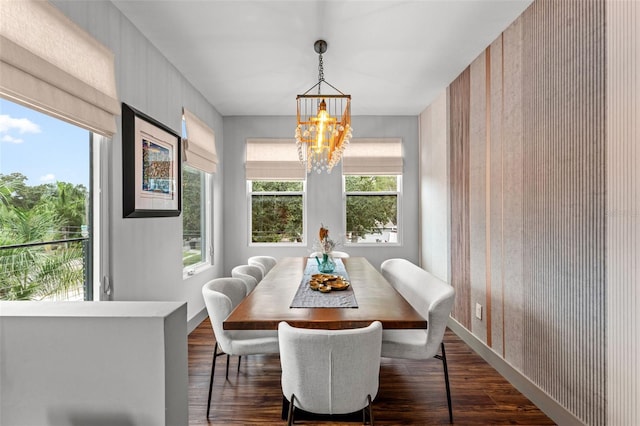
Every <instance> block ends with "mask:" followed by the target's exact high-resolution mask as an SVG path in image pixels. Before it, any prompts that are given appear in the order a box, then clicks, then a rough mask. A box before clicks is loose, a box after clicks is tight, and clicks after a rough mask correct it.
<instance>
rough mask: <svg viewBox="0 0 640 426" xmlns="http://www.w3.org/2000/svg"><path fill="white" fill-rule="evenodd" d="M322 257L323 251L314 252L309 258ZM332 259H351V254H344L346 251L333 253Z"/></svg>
mask: <svg viewBox="0 0 640 426" xmlns="http://www.w3.org/2000/svg"><path fill="white" fill-rule="evenodd" d="M316 256H317V257H322V252H321V251H314V252H313V253H311V254H310V255H309V257H316ZM331 257H333V258H335V259H344V258H347V257H349V253H347V252H344V251H335V250H334V251H332V252H331Z"/></svg>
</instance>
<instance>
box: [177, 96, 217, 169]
mask: <svg viewBox="0 0 640 426" xmlns="http://www.w3.org/2000/svg"><path fill="white" fill-rule="evenodd" d="M182 114H183V115H184V121H185V126H186V127H187V139H185V140H183V141H182V147H183V150H184V162H185V163H186V164H188V165H190V166H191V167H194V168H196V169H198V170H202V171H203V172H207V173H215V172H216V170H217V167H216V165H217V164H218V156H217V155H216V137H215V134H214V133H213V130H211V128H210V127H209V126H207V125H206V124H205V123H204V122H203V121H202V120H200V119H199V118H198V117H196V116H195V115H194V114H193V113H192V112H191V111H189V110H187V109H186V108H183V109H182Z"/></svg>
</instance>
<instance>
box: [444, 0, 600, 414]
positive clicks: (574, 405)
mask: <svg viewBox="0 0 640 426" xmlns="http://www.w3.org/2000/svg"><path fill="white" fill-rule="evenodd" d="M605 61H606V55H605V1H604V0H584V1H540V0H539V1H537V2H535V3H533V4H532V5H531V7H530V8H529V9H527V10H526V11H525V12H524V13H523V15H521V17H520V18H518V20H517V21H516V22H514V23H513V24H512V25H511V26H510V27H509V28H508V29H507V30H506V31H505V32H504V33H503V34H502V35H501V36H500V37H499V38H498V39H497V40H495V41H494V42H493V43H492V44H491V45H490V46H489V47H488V48H487V49H486V50H485V51H484V52H483V53H482V54H481V55H480V56H479V57H478V58H477V59H476V60H475V61H474V62H473V63H472V64H471V66H470V67H469V68H467V69H466V70H465V71H464V72H463V73H462V74H461V75H460V76H459V77H458V78H457V79H456V80H455V81H454V82H453V83H452V84H451V86H450V87H449V105H450V110H449V114H450V121H449V125H448V126H449V143H450V162H451V163H450V191H451V215H452V218H451V283H452V285H453V286H454V287H455V289H456V302H455V306H454V310H453V313H452V316H453V317H454V319H456V320H457V321H458V322H459V323H460V324H462V325H463V326H464V327H466V328H468V329H469V330H471V331H472V333H474V335H476V336H477V337H478V338H479V339H481V340H482V341H484V342H485V343H486V344H487V346H489V347H491V348H492V349H493V350H494V351H495V352H496V353H498V354H499V355H500V356H502V358H504V359H505V360H506V361H507V362H509V363H510V364H511V365H513V366H514V367H515V368H517V369H518V370H519V371H520V372H521V373H523V374H524V375H525V376H526V377H528V378H529V379H530V381H531V382H533V383H534V384H536V385H537V386H538V387H539V388H541V389H542V390H543V391H544V392H546V393H547V394H549V395H550V396H551V397H552V398H554V399H555V400H556V401H558V402H559V403H560V404H561V405H562V406H563V407H565V408H566V409H567V410H568V411H569V412H571V413H573V415H575V417H576V418H577V419H579V420H580V421H582V422H585V423H586V424H592V425H598V424H605V423H606V409H607V407H606V398H605V388H606V383H607V382H606V371H607V367H606V309H605V308H606V276H605V274H606V272H605V271H606V270H605V259H606V233H605V220H606V204H605V201H606V200H605V189H606V182H607V181H606V168H605V164H606V162H605V159H606V152H605V148H606V143H605V142H606V132H605V130H606V123H607V116H606V111H605V100H606V97H605V93H606V87H605V83H606V80H605V77H606V75H605ZM476 303H480V304H481V305H483V307H484V312H483V314H484V315H483V318H482V319H477V318H475V305H476Z"/></svg>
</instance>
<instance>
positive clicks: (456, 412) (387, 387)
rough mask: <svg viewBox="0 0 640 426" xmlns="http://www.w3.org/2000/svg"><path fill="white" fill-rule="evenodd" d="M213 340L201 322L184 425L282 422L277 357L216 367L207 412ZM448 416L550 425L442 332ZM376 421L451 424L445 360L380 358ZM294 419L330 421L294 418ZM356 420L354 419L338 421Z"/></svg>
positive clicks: (192, 340)
mask: <svg viewBox="0 0 640 426" xmlns="http://www.w3.org/2000/svg"><path fill="white" fill-rule="evenodd" d="M213 345H214V338H213V332H212V330H211V324H210V323H209V321H208V320H205V321H204V322H203V323H202V324H200V325H199V326H198V328H196V329H195V330H194V331H193V332H192V333H191V334H190V335H189V425H192V426H195V425H206V424H208V425H231V424H238V425H251V424H262V425H264V424H267V425H269V424H273V425H277V424H285V422H284V421H282V420H280V414H281V407H282V392H281V388H280V359H279V358H278V356H277V355H254V356H249V357H246V358H245V357H243V360H242V365H241V368H240V371H239V372H238V371H237V361H238V358H237V357H232V358H231V365H230V368H229V380H228V381H227V380H225V377H224V374H225V362H226V357H219V358H218V361H217V365H216V371H215V380H214V387H213V396H212V401H211V415H210V418H209V420H208V421H207V419H206V410H207V392H208V384H209V374H210V368H211V356H212V353H213ZM445 345H446V350H447V361H448V365H449V379H450V382H451V397H452V401H453V420H454V424H457V425H498V424H522V425H525V424H526V425H552V424H554V423H553V422H552V421H551V420H550V419H549V418H548V417H547V416H545V414H544V413H542V412H541V411H540V410H539V409H538V408H537V407H536V406H535V405H533V404H532V403H531V402H530V401H529V400H528V399H527V398H526V397H524V396H523V395H522V394H521V393H520V392H518V391H517V390H516V389H515V388H514V387H513V386H511V384H509V382H507V381H506V380H505V379H504V378H502V376H500V375H499V374H498V373H497V372H496V371H495V370H494V369H493V368H492V367H491V366H490V365H489V364H487V363H486V362H485V361H484V360H483V359H482V358H480V356H478V355H476V354H475V352H473V351H472V350H471V349H470V348H469V347H468V346H467V345H466V344H465V343H464V342H462V341H461V340H460V339H459V338H458V337H457V336H456V335H455V334H454V333H452V332H451V331H450V330H448V329H447V333H446V335H445ZM373 409H374V417H375V422H376V424H378V425H399V424H404V425H408V424H413V425H444V424H448V423H449V416H448V411H447V398H446V394H445V386H444V376H443V373H442V363H441V362H440V361H438V360H436V359H431V360H428V361H410V360H397V359H387V358H383V359H382V362H381V367H380V390H379V392H378V396H377V397H376V399H375V401H374V405H373ZM296 424H325V425H326V424H331V423H326V422H322V423H320V422H317V421H316V422H312V421H300V422H298V421H296ZM337 424H355V423H337Z"/></svg>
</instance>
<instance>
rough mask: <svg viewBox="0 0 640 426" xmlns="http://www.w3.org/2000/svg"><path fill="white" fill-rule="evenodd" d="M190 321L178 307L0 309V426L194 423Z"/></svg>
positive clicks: (34, 305) (18, 305) (31, 305)
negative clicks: (190, 402) (190, 396)
mask: <svg viewBox="0 0 640 426" xmlns="http://www.w3.org/2000/svg"><path fill="white" fill-rule="evenodd" d="M186 315H187V307H186V304H184V303H178V302H0V425H3V426H4V425H6V426H21V425H24V426H33V425H41V426H46V425H56V426H76V425H112V426H132V425H167V426H169V425H170V426H178V425H187V424H188V421H189V419H188V417H189V412H188V366H187V364H188V361H187V321H186Z"/></svg>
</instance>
